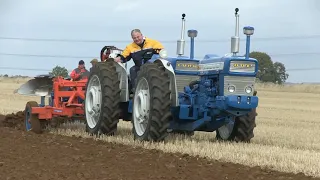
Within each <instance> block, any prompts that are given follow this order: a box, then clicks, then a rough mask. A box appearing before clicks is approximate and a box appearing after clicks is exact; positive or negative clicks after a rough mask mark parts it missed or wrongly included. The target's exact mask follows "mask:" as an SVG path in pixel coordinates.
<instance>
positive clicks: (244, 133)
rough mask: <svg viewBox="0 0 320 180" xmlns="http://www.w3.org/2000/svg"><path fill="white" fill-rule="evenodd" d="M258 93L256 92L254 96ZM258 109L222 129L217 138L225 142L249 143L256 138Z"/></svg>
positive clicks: (217, 132)
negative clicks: (255, 129)
mask: <svg viewBox="0 0 320 180" xmlns="http://www.w3.org/2000/svg"><path fill="white" fill-rule="evenodd" d="M256 94H257V92H256V91H255V92H254V96H255V95H256ZM257 115H258V114H257V112H256V108H254V109H252V110H251V111H250V112H249V113H248V114H245V115H243V116H240V117H237V118H235V120H234V121H231V122H230V123H229V124H226V125H224V126H222V127H220V128H219V129H218V130H217V131H216V134H217V136H216V138H217V139H218V140H223V141H235V142H246V143H249V142H250V141H251V139H252V138H253V137H254V132H253V130H254V128H255V127H256V116H257Z"/></svg>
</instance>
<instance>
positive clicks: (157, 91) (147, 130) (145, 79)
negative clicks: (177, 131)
mask: <svg viewBox="0 0 320 180" xmlns="http://www.w3.org/2000/svg"><path fill="white" fill-rule="evenodd" d="M136 84H137V85H136V88H135V90H134V98H133V112H132V123H133V134H134V139H135V140H140V141H154V142H159V141H163V140H165V138H166V137H167V136H168V132H167V129H168V128H169V121H170V119H171V111H170V106H171V101H170V89H169V85H170V80H169V76H168V74H167V73H166V72H165V68H164V67H163V66H162V65H161V64H157V63H148V64H144V65H142V66H141V69H140V71H139V72H138V76H137V83H136Z"/></svg>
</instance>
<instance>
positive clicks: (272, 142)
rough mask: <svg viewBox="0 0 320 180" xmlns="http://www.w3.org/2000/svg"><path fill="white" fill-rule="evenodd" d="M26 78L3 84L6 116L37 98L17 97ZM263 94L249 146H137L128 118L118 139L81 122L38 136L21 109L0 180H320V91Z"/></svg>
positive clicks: (0, 153) (198, 141) (3, 132)
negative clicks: (88, 130) (26, 126)
mask: <svg viewBox="0 0 320 180" xmlns="http://www.w3.org/2000/svg"><path fill="white" fill-rule="evenodd" d="M26 81H27V80H26V79H10V78H2V79H1V82H0V83H1V86H0V87H1V91H0V103H1V107H0V113H1V114H3V115H8V114H11V113H17V112H19V111H23V110H24V108H25V104H26V102H27V101H30V100H36V101H38V100H39V98H35V97H26V96H21V95H17V94H14V93H13V92H14V89H16V88H18V87H19V86H20V85H21V84H22V83H24V82H26ZM258 96H259V100H260V101H259V107H258V109H257V112H258V117H257V120H256V123H257V127H256V129H255V137H254V138H253V140H252V142H251V143H250V144H242V143H232V144H231V143H218V142H216V141H215V138H214V137H215V133H201V132H197V133H195V135H194V136H193V137H191V138H189V137H181V136H172V135H171V136H170V137H169V140H168V142H166V143H155V144H150V143H137V142H134V141H133V138H132V135H131V124H130V122H122V121H120V122H121V123H120V128H119V131H118V134H117V135H116V136H114V137H102V138H100V139H92V137H89V136H88V135H86V134H85V132H84V125H83V124H82V123H76V124H65V125H63V126H61V127H60V128H58V129H50V131H49V133H45V134H41V135H35V134H33V133H27V132H24V130H23V129H21V126H22V123H23V116H22V113H21V112H20V113H18V115H20V117H14V115H9V116H8V117H7V118H6V117H4V116H1V117H0V125H1V127H0V137H1V138H0V144H1V145H0V146H1V148H0V177H4V179H6V178H9V177H11V178H16V179H22V177H24V178H26V179H28V178H30V179H31V178H40V177H41V179H49V178H54V179H89V178H91V179H97V178H100V179H101V178H102V179H197V178H200V179H215V178H216V179H300V180H301V179H311V176H313V177H318V178H319V179H320V134H319V130H320V86H313V85H295V86H293V87H279V86H273V85H258ZM14 119H15V120H14ZM9 126H10V128H8V127H9ZM61 135H63V136H61ZM80 136H81V138H79V137H80ZM98 140H99V141H98ZM158 150H159V151H158ZM240 164H242V165H240ZM257 166H259V167H257ZM251 167H252V168H251ZM260 167H262V168H260ZM294 173H297V174H294Z"/></svg>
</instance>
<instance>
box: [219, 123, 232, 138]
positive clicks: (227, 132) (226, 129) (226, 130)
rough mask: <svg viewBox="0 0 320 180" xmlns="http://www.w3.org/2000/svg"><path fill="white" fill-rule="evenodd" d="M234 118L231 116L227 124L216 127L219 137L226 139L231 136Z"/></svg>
mask: <svg viewBox="0 0 320 180" xmlns="http://www.w3.org/2000/svg"><path fill="white" fill-rule="evenodd" d="M234 120H235V119H234V118H231V119H230V120H229V122H228V124H225V125H223V126H221V127H220V128H219V129H218V131H219V135H220V137H221V139H223V140H227V139H228V138H229V137H230V136H231V133H232V131H233V128H234Z"/></svg>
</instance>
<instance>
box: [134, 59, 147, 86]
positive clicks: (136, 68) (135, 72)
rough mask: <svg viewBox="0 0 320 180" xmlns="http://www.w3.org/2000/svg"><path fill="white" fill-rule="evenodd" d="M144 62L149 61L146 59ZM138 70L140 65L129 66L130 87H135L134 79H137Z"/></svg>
mask: <svg viewBox="0 0 320 180" xmlns="http://www.w3.org/2000/svg"><path fill="white" fill-rule="evenodd" d="M146 63H150V62H149V61H147V62H146ZM138 71H140V66H136V65H134V66H132V67H131V68H130V81H131V83H130V84H131V89H133V88H136V79H137V74H138Z"/></svg>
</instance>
